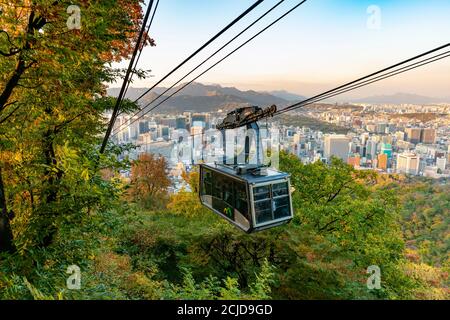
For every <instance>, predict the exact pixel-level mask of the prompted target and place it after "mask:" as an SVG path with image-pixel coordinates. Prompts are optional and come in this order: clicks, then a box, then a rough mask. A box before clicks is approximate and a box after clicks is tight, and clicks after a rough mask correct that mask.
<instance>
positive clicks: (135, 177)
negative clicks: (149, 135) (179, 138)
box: [129, 153, 170, 208]
mask: <svg viewBox="0 0 450 320" xmlns="http://www.w3.org/2000/svg"><path fill="white" fill-rule="evenodd" d="M130 186H131V187H130V191H129V193H130V196H131V197H132V199H134V200H135V201H137V202H139V203H141V204H142V205H143V206H144V207H146V208H150V207H152V206H154V205H155V204H156V202H157V201H156V200H157V199H158V198H160V197H161V196H163V195H164V193H165V192H166V191H167V188H168V187H169V186H170V180H169V178H168V177H167V162H166V159H165V158H164V157H162V156H160V157H158V156H155V155H153V154H150V153H144V154H141V155H139V157H138V160H136V161H134V162H133V164H132V167H131V182H130Z"/></svg>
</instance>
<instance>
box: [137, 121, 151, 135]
mask: <svg viewBox="0 0 450 320" xmlns="http://www.w3.org/2000/svg"><path fill="white" fill-rule="evenodd" d="M149 131H150V129H149V127H148V121H140V122H139V134H143V133H147V132H149Z"/></svg>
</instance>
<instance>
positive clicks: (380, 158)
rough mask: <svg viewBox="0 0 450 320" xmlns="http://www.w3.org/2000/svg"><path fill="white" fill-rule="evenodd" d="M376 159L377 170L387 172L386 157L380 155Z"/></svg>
mask: <svg viewBox="0 0 450 320" xmlns="http://www.w3.org/2000/svg"><path fill="white" fill-rule="evenodd" d="M377 159H378V165H377V167H378V169H383V170H387V167H388V155H387V154H386V153H381V154H379V155H378V157H377Z"/></svg>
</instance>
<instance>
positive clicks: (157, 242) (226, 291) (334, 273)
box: [0, 0, 450, 299]
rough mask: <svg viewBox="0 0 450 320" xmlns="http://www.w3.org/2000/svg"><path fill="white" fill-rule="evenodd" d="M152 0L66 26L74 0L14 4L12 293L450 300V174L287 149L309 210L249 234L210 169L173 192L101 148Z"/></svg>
mask: <svg viewBox="0 0 450 320" xmlns="http://www.w3.org/2000/svg"><path fill="white" fill-rule="evenodd" d="M141 4H142V1H139V0H127V1H123V0H112V1H79V2H78V5H79V6H80V8H81V12H82V19H81V29H68V26H67V20H68V19H69V18H70V14H69V13H67V7H68V6H69V5H71V3H69V2H67V1H54V0H16V1H1V2H0V6H1V14H0V21H1V24H0V26H1V30H0V298H1V299H162V298H163V299H180V298H186V299H271V298H279V299H410V298H411V299H423V298H430V299H445V298H448V297H449V295H448V272H449V258H450V257H449V250H448V247H449V241H450V239H449V215H448V213H449V211H450V207H449V204H450V199H449V195H450V192H449V191H450V190H449V186H448V184H446V185H437V184H435V183H433V182H430V181H407V180H405V178H404V177H401V176H386V175H385V176H380V175H378V174H377V173H375V172H371V171H364V172H363V171H357V170H355V169H353V168H352V167H351V166H348V165H347V164H345V163H343V162H342V161H339V160H336V159H335V160H334V161H333V162H332V163H331V165H325V164H323V163H321V162H318V163H313V164H308V165H304V164H302V163H301V162H300V161H299V159H297V158H296V157H294V156H292V155H287V154H282V155H281V159H280V160H281V161H280V164H281V169H282V170H284V171H287V172H289V173H290V174H291V179H292V184H293V186H294V187H295V192H294V194H293V205H294V209H295V218H294V220H293V221H292V223H291V224H289V225H286V226H282V227H278V228H275V229H272V230H267V231H264V232H260V233H256V234H252V235H247V234H244V233H241V232H240V231H238V230H236V229H235V228H234V227H232V226H231V225H228V224H227V223H225V222H223V221H221V220H219V218H217V217H216V216H215V215H213V214H212V213H210V212H209V211H207V210H206V209H205V208H203V207H202V206H201V205H200V203H199V200H198V195H197V191H198V173H197V172H195V171H193V172H189V173H187V172H186V173H184V174H183V177H184V179H185V181H186V184H189V185H190V188H189V189H188V188H186V190H182V191H181V192H179V193H177V194H168V192H167V189H168V187H169V184H170V181H169V180H168V178H167V176H166V162H165V161H164V159H162V158H160V157H158V156H157V155H143V156H141V157H140V158H139V159H138V160H136V161H129V160H128V159H125V160H120V161H119V157H118V155H119V154H121V153H122V152H123V151H124V150H125V149H126V148H129V146H114V145H110V146H109V147H108V148H107V152H106V153H105V154H103V155H100V154H99V152H98V149H99V143H100V142H101V138H102V135H103V134H104V131H105V119H104V113H105V111H108V110H110V109H111V108H112V107H113V106H114V104H115V102H116V101H115V99H114V98H106V97H105V93H106V88H107V87H106V86H107V85H108V84H109V83H112V82H114V81H120V79H121V77H122V76H123V70H118V69H113V68H112V67H111V64H112V63H113V62H115V61H120V60H122V59H126V58H128V57H129V56H130V54H131V51H132V50H133V48H134V45H135V42H136V37H137V33H138V31H139V28H140V24H141V23H142V17H143V14H142V8H141ZM146 44H150V45H152V44H154V41H153V40H152V39H151V38H150V37H149V36H148V35H146ZM145 74H146V73H145V71H141V72H139V75H138V76H145ZM123 108H124V110H123V111H125V112H127V111H133V110H134V108H136V106H135V105H134V104H133V103H131V102H130V101H128V102H126V103H124V105H123ZM121 170H128V171H130V172H131V178H130V179H129V180H125V179H123V178H122V177H121V175H120V174H119V172H120V171H121ZM73 265H76V266H78V267H79V268H80V271H81V274H82V286H81V289H80V290H70V289H68V287H67V282H66V281H67V277H68V275H67V273H66V272H67V268H68V267H69V266H73ZM374 265H375V266H378V267H379V268H380V270H381V276H382V278H381V279H382V282H381V283H382V285H381V289H377V290H371V289H369V288H368V287H367V279H368V274H367V268H368V267H369V266H374Z"/></svg>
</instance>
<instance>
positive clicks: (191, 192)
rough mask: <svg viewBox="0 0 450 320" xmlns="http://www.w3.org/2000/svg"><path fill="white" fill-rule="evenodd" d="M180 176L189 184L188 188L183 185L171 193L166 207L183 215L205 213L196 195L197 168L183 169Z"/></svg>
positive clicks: (198, 176)
mask: <svg viewBox="0 0 450 320" xmlns="http://www.w3.org/2000/svg"><path fill="white" fill-rule="evenodd" d="M181 176H182V178H183V180H184V181H185V182H186V183H187V185H188V186H189V189H187V188H186V187H183V188H182V189H181V190H179V191H178V192H177V193H175V194H173V195H171V196H170V200H169V203H168V205H167V209H168V210H169V211H170V212H171V213H174V214H179V215H183V216H185V217H192V216H196V215H200V214H205V212H206V211H207V210H206V209H205V208H204V207H203V206H202V204H201V203H200V198H199V196H198V193H199V178H200V174H199V172H198V170H197V168H196V169H194V170H192V171H190V172H186V171H183V173H182V174H181Z"/></svg>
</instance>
